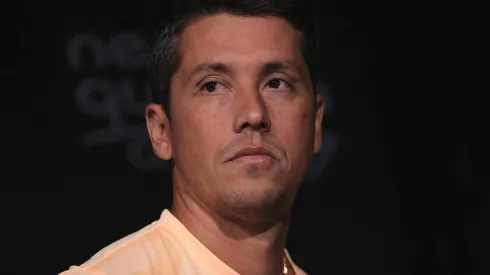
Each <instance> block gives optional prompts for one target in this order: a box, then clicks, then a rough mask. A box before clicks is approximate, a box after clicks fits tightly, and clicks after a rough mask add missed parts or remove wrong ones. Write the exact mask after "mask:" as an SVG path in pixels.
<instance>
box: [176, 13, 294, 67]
mask: <svg viewBox="0 0 490 275" xmlns="http://www.w3.org/2000/svg"><path fill="white" fill-rule="evenodd" d="M179 46H180V53H181V57H182V59H181V66H182V67H184V68H185V67H192V66H194V65H195V64H199V63H202V62H210V61H215V62H222V63H228V64H232V65H243V66H245V65H248V66H253V65H257V66H259V65H260V64H263V63H264V62H270V61H275V60H292V61H298V62H299V61H302V59H303V57H302V52H301V33H300V32H299V31H298V30H296V29H295V28H294V27H293V26H292V25H291V24H290V23H288V22H287V21H286V20H283V19H280V18H277V17H258V16H238V15H231V14H218V15H213V16H207V17H201V18H198V19H196V20H194V21H193V22H192V23H191V24H189V25H188V26H187V27H186V28H185V30H184V31H183V33H182V35H181V40H180V45H179Z"/></svg>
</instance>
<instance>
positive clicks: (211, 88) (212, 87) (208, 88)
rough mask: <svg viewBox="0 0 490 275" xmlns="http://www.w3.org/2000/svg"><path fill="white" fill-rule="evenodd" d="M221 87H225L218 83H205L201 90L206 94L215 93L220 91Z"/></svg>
mask: <svg viewBox="0 0 490 275" xmlns="http://www.w3.org/2000/svg"><path fill="white" fill-rule="evenodd" d="M220 86H223V85H221V84H220V83H218V82H216V81H209V82H206V83H204V84H203V85H202V86H201V89H200V90H201V91H202V92H205V93H215V92H216V90H217V89H219V87H220Z"/></svg>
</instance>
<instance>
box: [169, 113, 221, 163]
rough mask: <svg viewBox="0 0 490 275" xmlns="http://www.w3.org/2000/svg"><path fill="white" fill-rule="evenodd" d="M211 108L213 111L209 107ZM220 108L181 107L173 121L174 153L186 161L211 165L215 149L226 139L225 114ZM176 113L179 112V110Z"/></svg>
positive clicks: (182, 160) (183, 161)
mask: <svg viewBox="0 0 490 275" xmlns="http://www.w3.org/2000/svg"><path fill="white" fill-rule="evenodd" d="M209 110H211V111H209ZM216 110H217V108H209V109H208V108H207V109H206V110H204V109H203V108H202V107H201V108H192V109H191V108H186V109H181V110H179V113H178V114H176V115H175V116H174V118H177V119H175V120H174V121H173V122H172V123H173V125H172V144H174V145H175V146H174V148H173V149H174V152H175V153H174V157H175V159H180V160H181V162H182V163H185V165H189V164H191V165H192V166H203V165H211V164H212V161H213V158H214V153H215V152H216V150H217V148H218V147H219V144H220V141H221V140H223V137H222V133H223V127H224V126H225V125H226V124H225V123H224V121H223V119H224V118H226V117H227V116H224V115H222V114H220V113H219V112H218V111H216ZM176 113H177V112H176Z"/></svg>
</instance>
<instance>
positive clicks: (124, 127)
mask: <svg viewBox="0 0 490 275" xmlns="http://www.w3.org/2000/svg"><path fill="white" fill-rule="evenodd" d="M145 43H146V40H145V39H144V37H143V36H142V35H141V34H139V33H137V32H135V31H121V32H118V33H114V34H113V35H112V36H109V37H107V36H104V37H102V36H100V35H97V34H95V33H78V34H76V35H74V36H72V38H71V39H70V40H69V41H68V43H67V45H66V55H67V62H68V67H69V69H70V71H71V72H70V73H72V74H74V75H77V76H78V77H81V81H79V82H78V83H75V85H74V87H73V96H74V102H75V105H76V108H77V111H78V112H79V113H80V115H82V116H86V117H87V118H90V119H97V120H100V122H101V123H102V122H105V125H104V126H100V124H98V125H97V126H96V125H95V123H94V126H93V127H92V126H90V128H89V129H88V130H87V131H86V132H84V133H82V134H81V136H80V137H79V142H80V145H81V147H82V148H91V149H96V150H97V149H98V150H102V149H103V148H104V146H110V145H115V144H120V145H123V146H124V147H123V148H125V150H126V156H127V160H128V161H129V162H130V163H131V165H132V166H133V167H134V168H135V169H137V170H139V171H141V172H142V173H145V172H150V171H155V170H167V171H168V170H170V165H169V162H166V161H162V160H160V159H158V158H157V157H156V156H155V155H154V153H153V151H152V149H151V145H150V142H149V139H148V134H147V131H146V126H145V122H144V108H145V105H146V104H147V103H148V102H150V89H149V85H148V84H147V83H146V74H145V73H146V68H145V65H146V60H147V50H146V47H145ZM86 64H91V66H92V67H94V68H93V70H90V72H92V73H90V74H87V72H86V70H82V69H83V67H84V66H86ZM109 70H112V72H114V71H116V73H112V74H110V73H107V71H109ZM317 87H318V90H319V91H321V92H322V93H325V94H324V95H325V98H326V99H327V100H326V103H327V106H326V108H325V110H326V112H328V115H329V116H332V111H333V107H334V106H333V105H334V104H333V103H334V100H333V95H332V93H331V91H330V89H329V87H328V85H327V84H326V83H324V82H319V83H317ZM102 125H103V124H102ZM338 139H339V138H338V134H337V133H336V132H334V131H331V130H328V129H325V128H324V129H323V148H322V150H321V152H320V153H319V154H318V155H317V156H315V158H314V160H313V163H312V166H311V169H310V171H309V173H308V176H307V182H308V183H310V184H311V183H315V182H316V181H317V180H318V179H319V177H320V176H321V174H322V171H323V170H324V169H325V168H326V166H327V165H328V163H329V162H330V160H331V159H332V157H333V155H334V153H335V151H336V149H337V147H338Z"/></svg>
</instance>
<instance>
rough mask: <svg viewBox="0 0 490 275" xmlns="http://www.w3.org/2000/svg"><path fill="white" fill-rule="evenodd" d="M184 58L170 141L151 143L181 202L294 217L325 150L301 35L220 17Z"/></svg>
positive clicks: (202, 24) (175, 87) (266, 23)
mask: <svg viewBox="0 0 490 275" xmlns="http://www.w3.org/2000/svg"><path fill="white" fill-rule="evenodd" d="M179 53H180V56H181V58H182V59H181V63H180V67H179V69H178V70H177V72H176V73H175V75H174V76H173V78H172V81H171V103H170V104H171V108H170V109H171V118H172V120H171V122H170V123H168V121H167V120H166V118H165V119H162V120H161V121H163V122H162V123H164V124H167V125H166V126H164V127H163V128H166V130H165V131H163V132H162V133H164V134H162V135H165V136H166V137H167V138H168V139H167V138H163V139H157V140H164V141H165V142H163V144H164V145H162V143H159V142H158V141H155V140H156V139H155V138H154V137H152V141H153V146H154V149H155V151H156V153H157V155H159V156H160V157H162V158H165V159H169V158H173V159H174V163H175V167H174V171H173V173H174V181H175V182H174V184H175V185H176V186H175V188H176V190H177V192H181V193H185V194H187V195H190V196H192V197H193V198H194V199H196V200H199V202H200V203H201V204H203V205H206V206H207V207H210V208H211V209H228V210H229V209H233V210H234V211H235V212H236V211H242V212H254V213H258V212H260V211H262V210H268V209H269V210H270V209H272V208H274V207H276V208H277V206H278V205H283V206H285V207H289V206H290V203H291V202H292V201H293V198H294V196H295V194H296V190H297V188H298V185H299V183H300V182H301V180H302V179H303V177H304V175H305V173H306V172H307V169H308V166H309V163H310V159H311V157H312V155H313V154H314V153H316V152H318V151H319V150H320V147H321V119H322V114H323V101H322V100H321V98H320V97H317V98H315V97H314V94H313V88H312V83H311V80H310V77H309V72H308V68H307V66H306V63H305V61H304V59H303V56H302V52H301V35H300V33H299V32H298V31H297V30H295V29H294V28H293V27H292V26H291V25H290V24H289V23H287V22H286V21H284V20H282V19H278V18H272V17H271V18H265V17H242V16H234V15H229V14H219V15H215V16H210V17H204V18H199V19H197V20H195V21H193V22H192V23H191V24H190V25H188V26H187V27H186V29H185V30H184V32H183V33H182V35H181V37H180V40H179ZM315 102H317V103H318V104H319V108H316V107H315ZM153 107H154V108H156V107H155V106H153ZM147 111H148V109H147ZM156 113H158V112H156ZM163 116H164V115H163ZM149 119H150V120H151V118H149ZM165 121H166V122H165ZM150 124H151V123H150V122H149V125H150ZM151 128H152V126H149V131H150V136H152V129H151ZM244 149H245V150H244ZM243 150H244V151H243ZM240 156H241V157H240ZM281 202H283V203H281Z"/></svg>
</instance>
